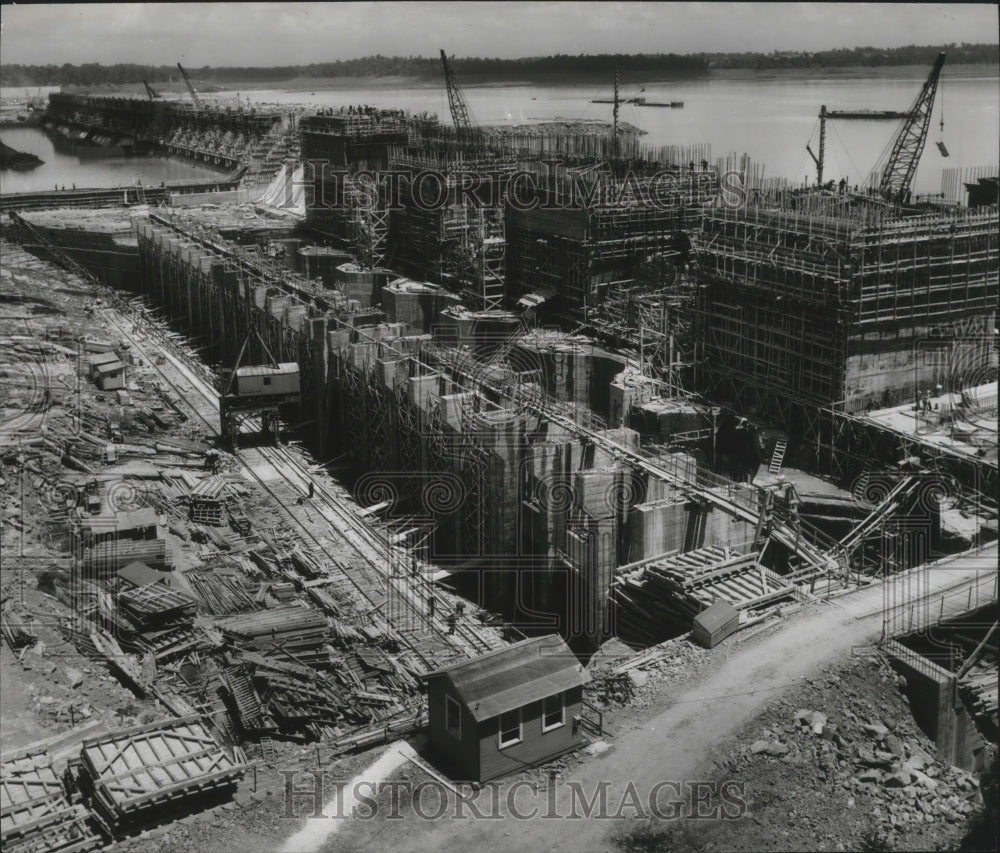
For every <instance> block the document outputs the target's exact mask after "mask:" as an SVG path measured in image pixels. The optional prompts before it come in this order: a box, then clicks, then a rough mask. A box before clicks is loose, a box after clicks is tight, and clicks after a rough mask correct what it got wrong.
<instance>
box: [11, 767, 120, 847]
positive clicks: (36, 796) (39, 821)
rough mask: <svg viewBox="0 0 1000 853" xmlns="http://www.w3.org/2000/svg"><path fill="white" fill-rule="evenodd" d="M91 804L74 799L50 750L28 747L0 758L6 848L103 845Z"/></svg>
mask: <svg viewBox="0 0 1000 853" xmlns="http://www.w3.org/2000/svg"><path fill="white" fill-rule="evenodd" d="M103 843H104V842H103V841H102V839H101V838H100V836H98V835H97V833H96V832H95V831H94V829H93V828H92V827H91V825H90V822H89V820H88V814H87V810H86V809H85V808H84V807H83V806H82V805H79V804H71V803H70V802H69V800H68V798H67V796H66V791H65V789H64V788H63V784H62V782H61V780H60V779H59V777H58V776H57V775H56V772H55V769H54V768H53V766H52V758H51V757H50V756H49V753H48V752H45V751H41V750H36V751H23V752H20V753H18V754H15V755H11V756H10V757H9V758H7V759H5V760H4V761H3V762H2V763H0V847H3V849H4V851H5V853H37V851H42V850H44V851H51V852H52V853H59V851H66V853H68V851H77V853H84V851H88V850H96V849H98V848H99V847H102V846H103Z"/></svg>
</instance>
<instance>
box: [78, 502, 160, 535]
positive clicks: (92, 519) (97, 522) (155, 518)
mask: <svg viewBox="0 0 1000 853" xmlns="http://www.w3.org/2000/svg"><path fill="white" fill-rule="evenodd" d="M159 520H160V517H159V515H157V513H156V510H154V509H152V508H151V507H142V508H140V509H137V510H134V511H132V512H116V513H115V514H114V515H90V516H85V517H84V518H83V520H82V522H81V524H82V525H83V527H86V528H88V529H89V530H90V531H91V532H92V533H95V534H97V533H109V532H114V531H122V530H138V529H140V528H143V527H153V526H155V525H156V524H158V523H159Z"/></svg>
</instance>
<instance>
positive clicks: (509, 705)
mask: <svg viewBox="0 0 1000 853" xmlns="http://www.w3.org/2000/svg"><path fill="white" fill-rule="evenodd" d="M437 677H442V678H447V679H448V680H449V681H450V682H451V683H452V685H453V686H454V688H455V690H456V691H457V692H458V694H459V696H461V698H462V701H463V702H465V704H466V705H467V706H468V708H469V710H470V711H471V712H472V716H473V717H475V719H476V721H477V722H479V721H482V720H488V719H490V718H492V717H496V716H499V715H500V714H503V713H506V712H507V711H513V710H514V709H515V708H522V707H524V706H525V705H527V704H529V703H530V702H537V701H538V700H540V699H545V698H546V697H548V696H555V695H556V694H557V693H562V692H563V691H565V690H569V689H571V688H573V687H580V686H581V685H583V684H586V683H587V681H589V680H590V677H589V676H588V675H587V673H586V671H585V670H584V668H583V666H582V665H581V664H580V662H579V661H578V660H577V657H576V655H575V654H573V652H572V651H570V648H569V646H567V645H566V643H565V641H564V640H563V639H562V638H561V637H560V636H559V635H558V634H548V635H546V636H544V637H531V638H529V639H527V640H522V641H521V642H519V643H514V644H513V645H511V646H507V647H506V648H503V649H497V650H496V651H493V652H487V653H486V654H484V655H480V656H479V657H476V658H473V659H472V660H467V661H462V662H461V663H456V664H452V665H451V666H446V667H443V668H442V669H438V670H435V671H434V672H430V673H428V674H427V678H429V679H430V678H437Z"/></svg>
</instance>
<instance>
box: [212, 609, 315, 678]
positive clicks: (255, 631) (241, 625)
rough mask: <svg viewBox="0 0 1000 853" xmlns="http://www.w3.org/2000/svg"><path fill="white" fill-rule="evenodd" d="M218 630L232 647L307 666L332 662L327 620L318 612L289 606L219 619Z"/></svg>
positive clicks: (216, 625)
mask: <svg viewBox="0 0 1000 853" xmlns="http://www.w3.org/2000/svg"><path fill="white" fill-rule="evenodd" d="M215 627H216V628H217V629H218V630H219V631H221V632H222V635H223V637H225V639H226V640H227V641H228V642H230V643H231V644H232V645H233V646H236V647H238V648H241V649H245V650H249V651H255V652H259V653H261V654H265V655H274V656H276V657H279V658H280V657H284V658H285V659H289V660H291V661H293V662H295V663H299V664H302V665H304V666H309V665H325V664H328V663H329V653H328V652H327V651H326V649H325V648H324V645H325V643H326V617H325V616H324V615H323V614H322V613H320V612H319V611H316V610H311V609H307V608H305V607H298V606H296V605H288V606H284V607H276V608H274V609H273V610H265V611H258V612H255V613H243V614H240V615H238V616H230V617H227V618H225V619H220V620H218V621H217V622H216V624H215Z"/></svg>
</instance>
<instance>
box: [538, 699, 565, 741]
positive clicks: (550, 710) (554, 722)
mask: <svg viewBox="0 0 1000 853" xmlns="http://www.w3.org/2000/svg"><path fill="white" fill-rule="evenodd" d="M542 706H543V707H542V731H543V732H549V731H552V729H558V728H559V727H560V726H561V725H562V724H563V723H564V722H566V717H565V707H564V706H563V697H562V693H560V694H559V695H558V696H549V697H548V698H547V699H546V700H545V701H544V702H543V703H542Z"/></svg>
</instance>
